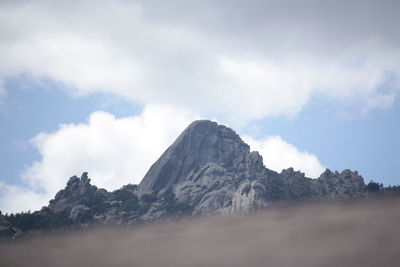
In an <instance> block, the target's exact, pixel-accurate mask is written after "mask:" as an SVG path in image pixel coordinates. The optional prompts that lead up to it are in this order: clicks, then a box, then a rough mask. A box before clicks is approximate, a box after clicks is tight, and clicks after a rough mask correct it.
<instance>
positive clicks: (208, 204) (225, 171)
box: [3, 120, 368, 234]
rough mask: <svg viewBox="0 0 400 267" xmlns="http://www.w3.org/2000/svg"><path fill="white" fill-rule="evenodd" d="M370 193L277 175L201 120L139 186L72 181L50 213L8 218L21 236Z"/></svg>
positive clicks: (352, 175)
mask: <svg viewBox="0 0 400 267" xmlns="http://www.w3.org/2000/svg"><path fill="white" fill-rule="evenodd" d="M367 191H368V188H367V186H366V185H365V184H364V180H363V178H362V177H361V176H360V175H359V174H358V173H357V172H356V171H354V172H353V171H350V170H344V171H342V172H341V173H339V172H332V171H330V170H328V169H327V170H326V171H325V172H324V173H322V174H321V176H320V177H319V178H318V179H310V178H307V177H305V176H304V174H303V173H301V172H298V171H294V170H293V168H289V169H286V170H283V171H282V172H281V173H277V172H275V171H272V170H269V169H268V168H266V167H265V166H264V164H263V159H262V157H261V155H260V154H259V153H258V152H255V151H253V152H250V147H249V146H248V145H247V144H246V143H245V142H243V140H242V139H241V138H240V137H239V135H237V134H236V133H235V132H234V131H233V130H232V129H230V128H228V127H225V126H223V125H218V124H217V123H215V122H211V121H208V120H200V121H195V122H193V123H191V124H190V125H189V126H188V127H187V128H186V129H185V130H184V131H183V132H182V133H181V135H180V136H179V137H178V138H177V140H176V141H175V142H174V143H173V144H172V145H171V146H170V147H169V148H168V149H167V150H166V151H165V152H164V153H163V154H162V155H161V157H160V158H159V159H158V160H157V161H156V162H155V163H154V164H153V165H152V166H151V168H150V170H149V171H148V172H147V174H146V175H145V177H144V178H143V180H142V181H141V183H140V184H139V185H131V184H129V185H126V186H124V187H122V188H121V189H119V190H116V191H113V192H108V191H106V190H105V189H99V188H97V187H96V186H94V185H92V184H91V183H90V179H89V178H88V175H87V173H83V175H82V176H81V177H80V178H78V177H76V176H73V177H71V178H70V179H69V181H68V182H67V186H66V187H65V188H64V189H63V190H61V191H59V192H58V193H57V194H56V196H55V197H54V199H52V200H50V203H49V205H48V206H47V207H44V208H42V209H41V210H39V211H36V212H34V213H20V214H16V215H11V216H10V215H8V216H7V218H6V219H7V222H8V223H9V224H10V223H11V224H13V225H16V226H17V227H18V228H19V229H21V230H22V231H27V230H35V229H48V228H54V227H60V226H78V227H82V226H87V225H90V224H117V225H121V224H122V225H131V224H135V223H138V222H148V221H159V220H164V219H166V218H178V217H182V216H192V215H206V214H223V215H229V214H232V213H238V212H239V213H248V212H252V211H256V210H259V209H262V208H265V207H268V206H271V205H274V204H276V203H282V202H293V201H298V200H303V199H337V198H339V199H353V198H360V197H363V196H365V195H366V194H367ZM3 217H4V216H3ZM3 219H4V218H3ZM3 228H4V227H3ZM9 228H10V227H9ZM8 230H9V234H12V231H11V230H10V229H8ZM14 234H15V233H14Z"/></svg>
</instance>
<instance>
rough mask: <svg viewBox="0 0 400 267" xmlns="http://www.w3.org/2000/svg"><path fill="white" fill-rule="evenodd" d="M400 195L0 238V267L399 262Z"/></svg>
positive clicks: (380, 263) (308, 265)
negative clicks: (238, 213) (17, 237)
mask: <svg viewBox="0 0 400 267" xmlns="http://www.w3.org/2000/svg"><path fill="white" fill-rule="evenodd" d="M399 223H400V199H399V198H393V199H386V200H374V201H362V202H356V203H345V204H343V203H341V204H339V203H328V204H327V203H325V204H322V203H319V204H315V203H314V204H307V205H301V206H300V205H296V206H287V207H282V208H273V209H269V210H266V211H263V212H259V213H255V214H250V215H238V216H234V217H222V218H221V217H218V216H214V217H204V218H198V219H191V220H187V221H181V222H168V223H159V224H153V225H146V226H136V227H130V228H126V227H121V228H98V229H92V230H87V231H77V232H64V233H60V232H57V233H52V234H46V235H43V236H41V237H39V238H35V239H30V240H13V241H11V240H9V241H7V242H3V243H1V244H0V266H9V267H11V266H30V267H34V266H41V267H42V266H93V267H97V266H135V267H140V266H163V267H167V266H174V267H175V266H230V267H235V266H273V267H276V266H296V267H301V266H304V267H310V266H352V267H357V266H400V231H399Z"/></svg>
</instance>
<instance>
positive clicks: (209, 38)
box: [0, 1, 400, 124]
mask: <svg viewBox="0 0 400 267" xmlns="http://www.w3.org/2000/svg"><path fill="white" fill-rule="evenodd" d="M397 10H399V2H398V1H350V2H349V1H301V2H293V1H245V2H244V1H229V2H226V1H184V2H182V1H168V2H163V1H142V2H141V1H137V2H136V1H72V2H71V1H56V2H54V1H17V2H16V3H15V2H14V1H13V2H4V3H3V4H2V6H1V11H0V12H1V16H0V25H1V26H0V27H1V28H0V29H1V32H2V34H1V38H2V41H1V43H0V56H1V58H2V60H1V62H0V75H1V76H2V77H7V76H10V75H17V74H19V73H30V74H33V75H34V76H36V77H43V76H46V77H50V78H52V79H55V80H58V81H61V82H64V83H65V84H67V85H70V87H71V88H72V90H74V92H75V93H77V94H83V95H86V94H90V93H93V92H110V93H113V94H117V95H120V96H123V97H126V98H129V99H131V100H133V101H135V102H139V103H142V104H168V105H175V106H179V107H182V108H193V109H196V110H198V111H200V112H201V113H202V114H205V115H208V114H218V116H219V117H220V118H223V119H225V120H227V121H230V122H235V123H237V124H243V123H246V122H249V121H251V120H254V119H261V118H265V117H268V116H281V115H287V116H293V115H296V114H297V113H298V112H300V111H301V110H302V109H303V107H304V106H305V105H306V104H307V103H309V102H310V101H311V100H313V99H314V97H318V99H321V98H322V99H325V100H326V101H329V102H331V103H332V106H340V110H341V112H343V108H344V107H345V108H346V107H347V108H349V107H351V108H349V112H351V113H352V115H354V113H355V114H356V115H357V114H359V113H365V112H368V111H369V110H371V109H375V108H381V107H386V106H388V105H391V104H392V103H393V101H394V99H395V97H396V95H397V93H398V89H396V86H393V85H394V84H397V85H398V81H399V74H400V51H399V45H398V43H399V35H398V29H397V25H399V18H398V14H397ZM388 81H390V82H391V86H390V87H388V86H384V85H387V84H388Z"/></svg>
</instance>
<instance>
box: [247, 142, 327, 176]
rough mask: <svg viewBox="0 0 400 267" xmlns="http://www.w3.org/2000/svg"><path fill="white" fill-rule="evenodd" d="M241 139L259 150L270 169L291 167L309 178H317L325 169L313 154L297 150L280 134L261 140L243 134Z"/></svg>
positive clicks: (278, 170) (276, 169) (278, 169)
mask: <svg viewBox="0 0 400 267" xmlns="http://www.w3.org/2000/svg"><path fill="white" fill-rule="evenodd" d="M243 140H245V142H246V143H248V144H249V145H250V147H251V149H252V150H256V151H258V152H260V154H261V156H262V157H263V160H264V164H265V166H266V167H267V168H269V169H271V170H274V171H277V172H281V171H282V170H283V169H286V168H289V167H293V168H294V169H295V170H300V171H301V172H304V173H305V175H306V176H307V177H310V178H317V177H318V176H319V175H320V174H321V173H322V172H323V171H324V170H325V167H324V166H322V164H321V163H320V162H319V160H318V158H317V157H316V156H315V155H313V154H310V153H308V152H307V151H299V150H298V149H297V148H296V147H295V146H293V145H292V144H289V143H287V142H285V141H284V140H283V139H282V138H281V137H280V136H268V137H266V138H264V139H262V140H256V139H254V138H252V137H251V136H243Z"/></svg>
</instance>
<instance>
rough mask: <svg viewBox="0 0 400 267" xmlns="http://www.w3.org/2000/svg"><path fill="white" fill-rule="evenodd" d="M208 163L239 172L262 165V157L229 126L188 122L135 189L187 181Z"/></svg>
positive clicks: (145, 190) (142, 190)
mask: <svg viewBox="0 0 400 267" xmlns="http://www.w3.org/2000/svg"><path fill="white" fill-rule="evenodd" d="M208 163H213V164H217V165H218V166H221V167H223V168H225V169H227V170H232V169H233V170H236V171H241V172H245V171H252V170H254V169H258V170H259V169H261V168H262V159H261V157H260V156H259V155H257V154H254V153H253V154H250V147H249V146H248V145H247V144H246V143H244V142H243V141H242V139H241V138H240V137H239V136H238V135H237V134H236V133H235V132H234V131H233V130H232V129H230V128H228V127H225V126H223V125H218V124H217V123H215V122H211V121H207V120H200V121H195V122H193V123H191V124H190V125H189V126H188V127H187V128H186V129H185V130H184V131H183V132H182V134H181V135H180V136H179V137H178V139H177V140H176V141H175V142H174V143H173V144H172V145H171V146H170V147H169V148H168V149H167V150H166V151H165V152H164V154H163V155H162V156H161V157H160V158H159V159H158V160H157V161H156V162H155V163H154V164H153V166H152V167H151V168H150V170H149V171H148V173H147V174H146V175H145V177H144V178H143V180H142V182H141V183H140V184H139V187H138V192H139V194H143V193H149V192H156V191H158V190H161V189H163V188H165V187H167V186H170V185H176V184H178V183H181V182H185V181H188V180H189V179H190V178H191V177H192V176H193V175H191V174H193V173H195V172H196V171H197V170H199V168H202V167H203V166H205V165H206V164H208ZM192 178H193V177H192Z"/></svg>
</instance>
